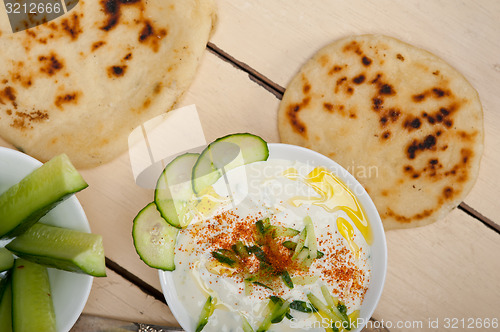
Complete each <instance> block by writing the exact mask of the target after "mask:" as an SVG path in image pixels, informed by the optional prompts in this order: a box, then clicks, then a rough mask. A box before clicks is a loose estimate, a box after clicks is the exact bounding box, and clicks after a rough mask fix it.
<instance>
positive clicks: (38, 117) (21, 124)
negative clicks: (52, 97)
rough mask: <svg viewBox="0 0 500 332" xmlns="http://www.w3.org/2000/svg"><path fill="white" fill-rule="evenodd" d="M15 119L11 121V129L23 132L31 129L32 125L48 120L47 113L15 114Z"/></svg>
mask: <svg viewBox="0 0 500 332" xmlns="http://www.w3.org/2000/svg"><path fill="white" fill-rule="evenodd" d="M15 116H16V118H15V119H14V120H13V121H12V123H11V127H14V128H17V129H20V130H24V129H32V128H33V123H36V122H42V121H46V120H48V119H49V114H48V113H47V111H40V110H38V111H33V112H16V113H15Z"/></svg>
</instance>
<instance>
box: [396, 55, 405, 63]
mask: <svg viewBox="0 0 500 332" xmlns="http://www.w3.org/2000/svg"><path fill="white" fill-rule="evenodd" d="M396 59H398V60H400V61H405V57H404V56H402V55H401V53H398V54H396Z"/></svg>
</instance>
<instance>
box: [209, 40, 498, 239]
mask: <svg viewBox="0 0 500 332" xmlns="http://www.w3.org/2000/svg"><path fill="white" fill-rule="evenodd" d="M207 50H208V51H209V52H210V53H212V54H214V55H215V56H217V57H218V58H220V59H222V60H223V61H225V62H228V63H229V64H231V65H233V66H234V67H236V68H237V69H239V70H242V71H244V72H245V73H247V74H248V77H249V78H250V80H251V81H253V82H255V83H256V84H258V85H260V86H261V87H262V88H264V89H266V90H267V91H269V92H270V93H272V94H273V95H274V96H275V97H276V98H278V99H279V100H281V99H283V94H284V93H285V88H284V87H282V86H281V85H279V84H278V83H275V82H273V81H272V80H271V79H270V78H268V77H267V76H265V75H263V74H261V73H259V72H258V71H257V70H255V69H253V68H252V67H250V66H249V65H248V64H246V63H244V62H243V61H240V60H238V59H236V58H234V57H233V56H231V55H230V54H228V53H227V52H225V51H224V50H222V49H221V48H220V47H218V46H217V45H215V44H214V43H211V42H208V44H207ZM458 209H459V210H461V211H463V212H465V213H466V214H468V215H469V216H471V217H473V218H474V219H477V220H479V221H480V222H481V223H482V224H483V225H485V226H486V227H488V228H490V229H491V230H493V231H494V232H496V233H498V234H500V225H499V224H497V223H495V222H494V221H493V220H491V219H489V218H488V217H486V216H484V215H482V214H481V213H480V212H478V211H477V210H475V209H474V208H472V207H471V206H470V205H468V204H466V203H465V202H462V203H461V204H460V205H459V206H458Z"/></svg>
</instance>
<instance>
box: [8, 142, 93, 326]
mask: <svg viewBox="0 0 500 332" xmlns="http://www.w3.org/2000/svg"><path fill="white" fill-rule="evenodd" d="M41 165H42V163H41V162H39V161H38V160H36V159H34V158H32V157H30V156H28V155H26V154H24V153H21V152H19V151H16V150H12V149H7V148H3V147H0V193H3V192H4V191H5V190H7V189H8V188H9V187H11V186H12V185H14V184H16V183H18V182H19V181H21V180H22V179H23V178H24V177H25V176H26V175H28V174H29V173H31V171H33V170H34V169H36V168H38V167H40V166H41ZM41 221H42V222H44V223H46V224H51V225H54V226H61V227H66V228H70V229H75V230H78V231H82V232H87V233H90V226H89V223H88V220H87V217H86V216H85V213H84V211H83V209H82V206H81V205H80V203H79V202H78V200H77V198H76V197H75V196H71V197H69V198H68V199H67V200H65V201H64V202H62V203H61V204H59V205H58V206H56V207H55V208H54V209H52V210H51V211H50V212H49V213H47V215H45V216H44V217H43V218H42V219H41ZM5 244H6V243H1V244H0V246H4V245H5ZM49 279H50V286H51V289H52V299H53V302H54V310H55V314H56V324H57V331H58V332H67V331H69V330H70V329H71V327H73V325H74V324H75V322H76V321H77V319H78V317H79V316H80V314H81V313H82V311H83V307H84V306H85V303H86V302H87V299H88V296H89V293H90V289H91V287H92V280H93V277H92V276H89V275H84V274H77V273H72V272H66V271H61V270H57V269H52V268H50V269H49Z"/></svg>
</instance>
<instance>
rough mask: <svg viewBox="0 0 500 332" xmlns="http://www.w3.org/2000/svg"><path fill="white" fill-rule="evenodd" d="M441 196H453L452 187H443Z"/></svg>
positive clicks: (446, 197)
mask: <svg viewBox="0 0 500 332" xmlns="http://www.w3.org/2000/svg"><path fill="white" fill-rule="evenodd" d="M443 197H444V198H445V199H451V198H452V197H453V188H452V187H449V186H447V187H444V188H443Z"/></svg>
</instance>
